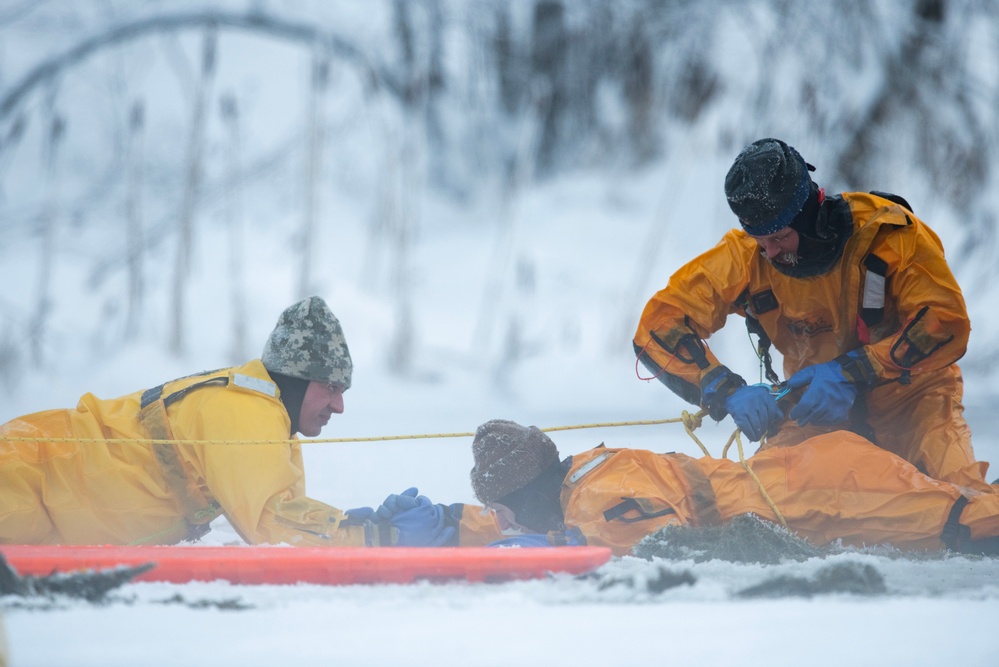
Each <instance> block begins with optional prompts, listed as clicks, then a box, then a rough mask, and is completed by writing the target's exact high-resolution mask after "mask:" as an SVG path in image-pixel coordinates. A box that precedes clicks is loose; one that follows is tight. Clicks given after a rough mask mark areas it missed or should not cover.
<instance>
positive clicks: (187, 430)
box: [172, 388, 366, 546]
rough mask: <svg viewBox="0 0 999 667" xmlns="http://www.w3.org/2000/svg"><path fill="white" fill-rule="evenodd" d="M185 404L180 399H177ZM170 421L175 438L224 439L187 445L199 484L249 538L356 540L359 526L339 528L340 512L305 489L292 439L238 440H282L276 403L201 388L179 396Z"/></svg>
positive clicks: (286, 426)
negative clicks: (202, 483)
mask: <svg viewBox="0 0 999 667" xmlns="http://www.w3.org/2000/svg"><path fill="white" fill-rule="evenodd" d="M185 404H186V405H185ZM181 405H182V406H183V407H182V410H181V411H180V412H179V413H178V414H177V415H175V416H174V418H173V419H172V424H173V426H174V435H175V437H176V438H178V439H182V440H183V439H198V440H215V441H228V442H231V443H232V444H225V442H216V443H213V444H203V445H202V444H198V445H191V446H188V450H187V451H188V452H189V456H191V457H193V458H194V460H195V462H196V466H197V467H200V468H201V473H202V475H203V477H204V481H205V486H206V487H207V491H208V493H209V495H211V497H213V498H214V499H215V500H216V501H217V502H218V503H219V505H220V506H221V507H222V510H223V512H224V513H225V515H226V517H227V518H228V519H229V521H230V523H232V525H233V526H234V527H235V528H236V530H237V531H238V532H239V533H240V535H241V536H242V537H243V539H245V540H246V541H247V542H249V543H251V544H260V543H287V544H294V545H303V546H304V545H308V546H315V545H347V544H351V545H357V546H363V545H364V544H365V542H366V540H365V531H364V528H363V526H352V527H346V526H345V527H343V529H341V528H340V522H341V521H342V520H343V519H344V514H343V512H341V511H340V510H338V509H337V508H335V507H332V506H330V505H327V504H326V503H322V502H320V501H318V500H313V499H312V498H309V497H308V496H306V495H305V470H304V468H303V463H302V450H301V445H300V444H299V443H297V442H296V443H293V444H288V443H281V444H259V445H255V444H239V442H240V441H252V440H288V439H289V437H290V436H289V433H290V430H291V426H290V421H289V420H288V414H287V412H286V411H285V409H284V406H283V404H282V403H281V402H280V401H279V400H277V399H274V398H271V397H269V396H265V395H262V394H259V393H256V392H252V391H241V390H234V389H231V388H220V389H215V390H203V391H200V392H196V393H195V394H192V395H191V396H189V397H188V398H187V399H185V400H184V401H182V402H181Z"/></svg>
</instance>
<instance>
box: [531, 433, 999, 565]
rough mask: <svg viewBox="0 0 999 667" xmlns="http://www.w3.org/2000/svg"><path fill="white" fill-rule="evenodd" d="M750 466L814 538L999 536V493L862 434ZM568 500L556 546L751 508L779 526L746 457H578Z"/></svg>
mask: <svg viewBox="0 0 999 667" xmlns="http://www.w3.org/2000/svg"><path fill="white" fill-rule="evenodd" d="M747 463H748V464H749V466H750V467H751V468H752V470H753V472H754V473H755V474H756V475H757V477H758V478H759V479H760V482H761V483H762V485H763V488H764V489H766V492H767V494H768V495H769V496H770V499H771V500H772V501H773V502H774V504H775V505H776V506H777V509H778V510H780V512H781V514H782V515H783V516H784V519H785V521H786V522H787V525H788V527H789V528H790V529H791V530H792V531H794V532H795V533H797V534H798V536H800V537H802V538H804V539H806V540H808V541H809V542H811V543H813V544H815V545H819V546H821V545H824V544H827V543H829V542H831V541H833V540H836V539H842V541H843V543H844V544H847V545H854V546H860V545H874V544H888V545H893V546H895V547H898V548H901V549H941V548H943V547H944V546H949V547H951V548H960V547H961V546H962V545H967V543H968V541H969V540H982V539H986V538H995V537H996V536H999V495H997V494H992V493H981V494H978V493H971V494H970V495H968V496H964V495H962V493H963V491H962V489H961V488H959V487H957V486H955V485H953V484H949V483H947V482H942V481H939V480H935V479H932V478H930V477H928V476H926V475H924V474H922V473H921V472H919V471H918V470H916V468H915V467H914V466H912V465H911V464H909V463H907V462H905V461H903V460H902V459H900V458H898V457H897V456H894V455H892V454H889V453H888V452H885V451H884V450H882V449H880V448H878V447H876V446H874V445H873V444H871V443H870V442H869V441H867V440H865V439H864V438H862V437H860V436H859V435H857V434H855V433H851V432H847V431H837V432H834V433H827V434H824V435H820V436H816V437H813V438H811V439H809V440H808V441H806V442H804V443H802V444H799V445H796V446H793V447H778V448H771V449H768V450H766V451H763V452H759V453H757V454H756V455H754V456H752V457H750V458H749V459H747ZM966 501H967V502H966ZM965 502H966V504H965ZM561 503H562V509H563V511H564V515H565V520H564V523H565V527H566V531H565V533H562V534H549V540H550V541H551V542H552V543H553V544H557V543H565V542H566V541H569V542H573V541H575V542H580V541H584V542H585V543H586V544H590V545H601V546H608V547H610V548H611V549H612V550H613V551H614V553H615V554H617V555H626V554H628V553H629V552H630V550H631V548H632V547H633V546H634V545H635V544H637V543H638V542H639V541H640V540H641V539H642V538H643V537H645V536H646V535H649V534H651V533H653V532H655V531H657V530H659V529H660V528H663V527H664V526H667V525H670V524H676V525H693V526H712V525H718V524H720V523H723V522H725V521H728V520H730V519H732V518H733V517H735V516H738V515H740V514H746V513H750V512H752V513H754V514H756V515H758V516H760V517H762V518H764V519H766V520H769V521H773V522H775V523H776V522H778V521H779V520H778V518H777V516H776V515H775V514H774V512H773V510H772V509H771V508H770V505H769V504H768V503H767V501H766V499H765V498H764V497H763V494H762V493H761V491H760V488H759V486H758V485H757V484H756V482H755V481H754V480H753V479H752V477H750V475H749V473H748V472H746V470H745V469H744V468H743V467H742V465H741V464H739V463H738V462H736V461H730V460H728V459H715V458H711V457H702V458H699V459H694V458H691V457H689V456H686V455H684V454H656V453H653V452H650V451H646V450H640V449H609V448H605V447H603V446H600V447H597V448H596V449H591V450H589V451H587V452H584V453H582V454H577V455H575V456H573V457H572V465H571V467H570V469H569V472H568V474H567V475H566V478H565V482H564V483H563V485H562V491H561ZM955 507H956V509H955ZM945 526H947V532H948V535H949V537H948V539H946V540H944V539H942V536H943V535H944V534H945ZM580 536H581V537H582V538H583V539H582V540H580V539H579V538H580ZM573 538H575V539H573Z"/></svg>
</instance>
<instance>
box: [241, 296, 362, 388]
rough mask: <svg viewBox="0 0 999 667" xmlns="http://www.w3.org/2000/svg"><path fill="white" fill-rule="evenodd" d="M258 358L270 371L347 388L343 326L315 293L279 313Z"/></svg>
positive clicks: (348, 372) (347, 353)
mask: <svg viewBox="0 0 999 667" xmlns="http://www.w3.org/2000/svg"><path fill="white" fill-rule="evenodd" d="M260 360H261V361H262V362H263V364H264V368H266V369H267V370H268V371H270V372H272V373H281V374H282V375H287V376H289V377H293V378H299V379H301V380H314V381H316V382H320V383H323V384H331V385H336V386H339V387H342V388H343V389H349V388H350V376H351V372H352V370H353V365H352V363H351V360H350V351H349V350H348V349H347V341H346V339H345V338H344V335H343V329H342V328H341V327H340V321H339V320H337V318H336V316H335V315H333V313H332V311H330V309H329V306H327V305H326V302H325V301H323V300H322V299H321V298H319V297H318V296H310V297H308V298H307V299H303V300H302V301H299V302H298V303H296V304H294V305H292V306H289V307H288V308H286V309H285V311H284V312H283V313H281V317H280V318H278V322H277V325H276V326H275V327H274V331H272V332H271V335H270V336H269V337H268V338H267V343H266V344H265V345H264V353H263V355H262V356H261V357H260Z"/></svg>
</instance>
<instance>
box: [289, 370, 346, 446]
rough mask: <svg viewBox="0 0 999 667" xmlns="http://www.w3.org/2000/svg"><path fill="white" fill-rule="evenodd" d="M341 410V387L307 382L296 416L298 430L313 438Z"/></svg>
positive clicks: (313, 381)
mask: <svg viewBox="0 0 999 667" xmlns="http://www.w3.org/2000/svg"><path fill="white" fill-rule="evenodd" d="M342 412H343V387H341V386H339V385H335V384H328V383H325V382H316V381H315V380H312V381H311V382H309V386H308V388H307V389H306V390H305V398H303V399H302V411H301V412H300V413H299V416H298V431H299V433H301V434H302V435H304V436H308V437H310V438H314V437H316V436H317V435H319V434H320V433H322V431H323V427H324V426H326V422H328V421H329V420H330V417H332V416H333V414H334V413H335V414H340V413H342Z"/></svg>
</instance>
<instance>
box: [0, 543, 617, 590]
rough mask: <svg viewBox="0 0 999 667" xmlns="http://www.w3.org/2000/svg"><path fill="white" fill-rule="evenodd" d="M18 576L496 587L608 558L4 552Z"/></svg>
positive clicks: (485, 550)
mask: <svg viewBox="0 0 999 667" xmlns="http://www.w3.org/2000/svg"><path fill="white" fill-rule="evenodd" d="M0 553H3V556H4V558H6V559H7V562H8V563H10V565H11V567H13V568H14V569H15V570H16V571H17V572H18V574H21V575H35V576H41V575H48V574H52V573H53V572H73V571H79V570H99V569H107V568H113V567H117V566H135V565H141V564H143V563H155V564H156V567H154V568H152V569H151V570H149V571H147V572H145V573H143V574H141V575H139V576H137V577H136V578H135V580H136V581H167V582H172V583H187V582H189V581H213V580H216V579H220V580H225V581H229V582H232V583H234V584H294V583H311V584H407V583H412V582H416V581H433V582H442V581H469V582H501V581H510V580H515V579H537V578H541V577H545V576H547V575H548V574H549V573H565V574H583V573H585V572H589V571H591V570H593V569H595V568H597V567H599V566H600V565H603V564H604V563H606V562H607V561H608V560H610V556H611V552H610V549H607V548H605V547H548V548H546V547H541V548H495V547H493V548H490V547H456V548H439V549H435V548H399V547H393V548H380V549H365V548H356V547H355V548H352V547H302V548H298V547H250V546H233V547H198V546H184V547H179V546H158V547H153V546H147V547H117V546H98V547H92V546H19V545H18V546H14V545H8V546H2V547H0Z"/></svg>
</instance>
